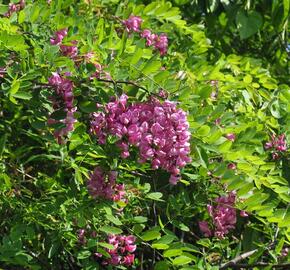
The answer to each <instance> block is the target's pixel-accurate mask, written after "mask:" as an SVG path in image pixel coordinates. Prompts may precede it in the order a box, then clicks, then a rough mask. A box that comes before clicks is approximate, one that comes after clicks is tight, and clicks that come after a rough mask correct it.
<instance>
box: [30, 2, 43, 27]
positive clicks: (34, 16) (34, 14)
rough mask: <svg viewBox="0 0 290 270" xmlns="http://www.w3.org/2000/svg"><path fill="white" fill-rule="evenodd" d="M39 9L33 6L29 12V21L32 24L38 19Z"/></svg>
mask: <svg viewBox="0 0 290 270" xmlns="http://www.w3.org/2000/svg"><path fill="white" fill-rule="evenodd" d="M39 12H40V7H39V6H38V5H33V8H32V10H31V12H30V16H29V19H30V21H31V22H32V23H34V22H35V21H36V20H37V19H38V18H39Z"/></svg>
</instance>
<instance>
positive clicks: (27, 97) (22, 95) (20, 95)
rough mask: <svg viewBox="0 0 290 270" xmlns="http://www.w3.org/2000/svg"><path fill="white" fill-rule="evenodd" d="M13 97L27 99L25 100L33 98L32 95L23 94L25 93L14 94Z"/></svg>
mask: <svg viewBox="0 0 290 270" xmlns="http://www.w3.org/2000/svg"><path fill="white" fill-rule="evenodd" d="M12 96H13V97H15V98H19V99H25V100H30V99H31V98H32V95H31V94H30V93H27V92H23V91H18V92H17V93H15V94H13V95H12Z"/></svg>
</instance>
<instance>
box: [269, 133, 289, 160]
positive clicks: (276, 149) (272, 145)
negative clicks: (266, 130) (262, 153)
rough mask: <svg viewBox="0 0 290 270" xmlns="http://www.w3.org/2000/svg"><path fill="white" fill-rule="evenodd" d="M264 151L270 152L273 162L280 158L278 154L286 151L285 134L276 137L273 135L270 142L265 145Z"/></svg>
mask: <svg viewBox="0 0 290 270" xmlns="http://www.w3.org/2000/svg"><path fill="white" fill-rule="evenodd" d="M265 149H266V150H272V158H273V159H274V160H276V159H279V158H280V154H281V153H283V152H286V151H287V143H286V136H285V134H281V135H280V136H278V137H276V135H275V134H273V135H272V136H271V141H269V142H266V143H265Z"/></svg>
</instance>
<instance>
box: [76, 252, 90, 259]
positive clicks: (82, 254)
mask: <svg viewBox="0 0 290 270" xmlns="http://www.w3.org/2000/svg"><path fill="white" fill-rule="evenodd" d="M91 254H92V253H91V252H90V251H89V250H83V251H80V252H79V253H78V256H77V258H78V259H79V260H84V259H86V258H88V257H90V256H91Z"/></svg>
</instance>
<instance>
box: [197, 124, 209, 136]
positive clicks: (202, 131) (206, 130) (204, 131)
mask: <svg viewBox="0 0 290 270" xmlns="http://www.w3.org/2000/svg"><path fill="white" fill-rule="evenodd" d="M209 133H210V127H209V126H206V125H204V126H201V127H200V128H199V129H198V130H197V134H198V135H199V136H202V137H206V136H207V135H208V134H209Z"/></svg>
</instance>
